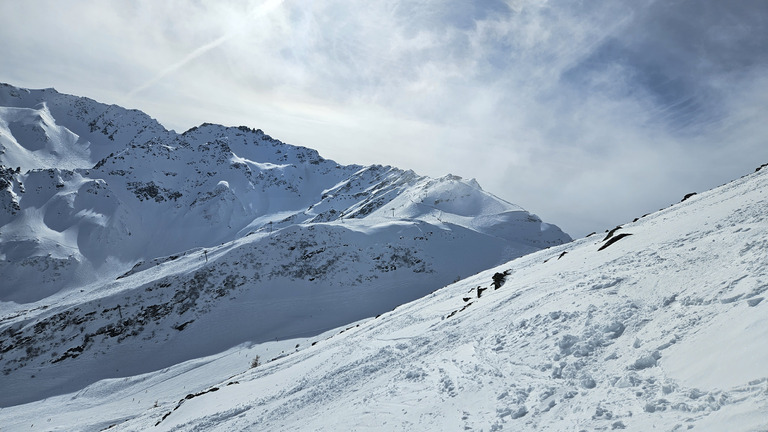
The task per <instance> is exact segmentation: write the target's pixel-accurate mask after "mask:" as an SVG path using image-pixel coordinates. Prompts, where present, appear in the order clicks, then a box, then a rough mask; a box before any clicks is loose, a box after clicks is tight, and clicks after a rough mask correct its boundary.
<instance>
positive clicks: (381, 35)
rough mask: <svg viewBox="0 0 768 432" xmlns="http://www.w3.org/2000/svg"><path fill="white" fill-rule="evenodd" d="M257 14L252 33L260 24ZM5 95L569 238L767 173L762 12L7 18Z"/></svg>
mask: <svg viewBox="0 0 768 432" xmlns="http://www.w3.org/2000/svg"><path fill="white" fill-rule="evenodd" d="M259 11H265V12H266V13H260V12H259ZM0 13H2V15H3V16H7V17H14V19H10V20H7V25H4V26H3V27H2V28H0V37H2V38H3V40H4V41H10V42H12V43H6V44H3V46H0V56H2V57H3V58H4V59H5V60H4V68H3V71H2V72H0V80H7V81H10V82H12V83H14V84H18V85H26V86H31V87H49V86H55V87H57V88H58V89H59V90H61V91H66V92H71V93H76V94H81V95H86V96H90V97H94V98H97V99H100V100H103V101H105V102H110V103H118V104H123V105H127V106H129V107H132V108H134V107H135V108H139V109H144V110H145V111H147V112H149V113H150V114H151V115H153V116H155V117H157V118H158V119H159V120H160V121H161V122H163V123H164V124H166V125H167V126H169V127H172V128H175V129H177V130H183V129H186V128H188V127H191V126H193V125H196V124H199V123H201V122H203V121H209V122H220V123H224V124H246V125H249V126H252V127H259V128H262V129H264V130H266V131H267V132H268V133H270V134H272V135H273V136H275V137H277V138H279V139H282V140H284V141H287V142H291V143H294V144H299V145H304V146H308V147H313V148H316V149H318V150H319V151H320V152H321V153H322V154H323V155H324V156H326V157H329V158H333V159H336V160H338V161H339V162H342V163H366V164H367V163H384V164H393V165H397V166H400V167H402V168H409V169H414V170H416V171H417V172H419V173H423V174H428V175H443V174H445V173H447V172H452V173H454V174H458V175H462V176H465V177H476V178H477V179H478V180H479V181H480V183H481V184H482V185H483V186H484V187H485V188H486V189H487V190H489V191H491V192H493V193H495V194H496V195H499V196H502V197H504V198H506V199H508V200H510V201H512V202H515V203H518V204H520V205H523V206H524V207H526V208H528V209H529V210H531V211H533V212H536V213H538V214H539V215H540V216H542V217H543V218H545V219H546V220H548V221H552V222H553V223H556V224H559V225H561V226H562V227H563V228H565V229H566V230H567V231H569V232H570V233H572V234H574V235H583V234H586V233H588V232H590V231H593V230H601V229H605V228H609V227H612V226H615V225H616V224H619V223H622V222H626V221H627V220H631V219H632V218H634V217H636V216H639V215H640V214H643V213H647V212H649V211H653V210H656V209H658V208H659V207H661V206H665V205H668V204H670V203H672V202H674V201H677V200H678V199H679V197H680V196H682V195H683V194H684V193H686V192H690V191H692V190H698V191H701V190H703V189H705V188H709V187H712V186H716V185H718V184H721V183H723V182H725V181H727V180H729V179H731V178H734V177H737V176H739V175H742V174H744V173H745V172H748V171H749V170H751V168H752V165H755V162H756V161H763V162H765V161H768V146H766V145H765V144H766V143H765V140H764V139H763V138H762V137H765V136H768V133H767V132H768V130H766V127H765V126H763V124H764V117H765V113H766V108H765V107H766V106H768V104H766V102H768V101H766V97H765V96H762V95H768V91H766V90H768V85H766V79H765V78H763V77H764V76H768V74H766V69H768V42H766V41H768V27H767V26H765V25H764V23H765V22H766V20H768V4H766V3H765V2H763V1H762V0H744V1H740V2H723V1H720V0H702V1H698V2H668V1H654V0H632V1H630V0H623V1H615V0H612V1H608V0H598V1H590V2H572V1H566V0H482V1H475V2H466V1H459V0H439V1H438V0H420V1H416V0H377V1H374V2H365V3H361V2H352V1H349V0H305V1H297V0H285V1H283V2H281V1H277V0H270V1H268V2H265V1H250V0H226V1H205V0H197V1H191V0H190V1H184V0H170V1H164V2H155V1H148V0H147V1H135V2H122V1H116V0H114V1H108V0H106V1H93V0H91V1H86V0H73V1H71V2H67V3H66V4H63V3H62V2H57V1H52V0H30V1H26V2H3V3H2V4H0Z"/></svg>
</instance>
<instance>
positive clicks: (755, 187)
mask: <svg viewBox="0 0 768 432" xmlns="http://www.w3.org/2000/svg"><path fill="white" fill-rule="evenodd" d="M767 194H768V172H766V171H762V172H758V173H755V174H752V175H749V176H746V177H744V178H742V179H739V180H737V181H734V182H732V183H729V184H727V185H725V186H722V187H720V188H717V189H715V190H712V191H709V192H705V193H701V194H699V195H696V196H694V197H692V198H690V199H688V200H686V201H684V202H682V203H680V204H677V205H674V206H672V207H670V208H668V209H666V210H663V211H660V212H658V213H655V214H652V215H650V216H647V217H643V218H640V219H639V220H637V221H636V222H634V223H629V224H626V225H623V226H621V227H620V228H618V229H616V230H612V232H609V233H607V234H602V235H599V236H597V235H596V236H592V237H588V238H585V239H581V240H577V241H575V242H572V243H569V244H565V245H562V246H558V247H553V248H551V249H548V250H546V251H540V252H536V253H532V254H530V255H526V256H524V257H521V258H518V259H516V260H514V261H511V262H508V263H506V264H504V265H501V266H499V267H496V268H493V269H491V270H488V271H485V272H482V273H479V274H477V275H475V276H472V277H469V278H467V279H464V280H462V281H459V282H456V283H454V284H452V285H449V286H447V287H445V288H443V289H440V290H438V291H436V292H434V293H431V294H429V295H427V296H426V297H424V298H421V299H419V300H416V301H414V302H411V303H408V304H406V305H403V306H401V307H398V308H397V309H396V310H394V311H392V312H388V313H385V314H383V315H381V316H379V317H377V318H375V319H369V320H366V321H363V322H358V323H356V324H353V325H349V326H347V327H346V328H344V329H340V331H336V332H334V333H336V334H335V335H333V336H330V335H329V334H328V333H325V334H323V335H322V336H321V337H314V338H306V337H301V335H299V334H297V336H296V337H297V338H296V339H294V340H290V341H286V342H284V343H283V345H277V344H278V342H274V341H273V342H269V343H263V344H256V345H251V344H244V345H241V346H239V347H236V348H234V349H231V350H226V351H222V352H220V353H217V354H215V355H211V356H208V357H204V358H199V359H196V360H191V361H187V362H183V363H178V364H176V365H174V366H171V367H168V368H165V369H162V370H157V371H155V372H151V373H146V374H142V375H135V376H126V377H123V378H115V379H107V380H102V381H99V382H96V383H93V384H91V385H89V386H87V387H85V388H83V389H81V390H80V391H77V392H76V393H75V392H74V390H73V392H72V393H70V394H67V395H62V396H57V397H52V398H49V399H45V400H37V401H35V402H31V403H29V404H25V405H20V406H14V407H9V408H4V409H3V410H2V411H0V419H2V421H3V423H4V424H5V425H7V426H8V427H9V428H10V429H19V430H22V429H30V428H34V427H38V426H40V427H42V428H51V429H62V430H72V429H75V430H95V429H104V428H108V427H109V428H111V429H110V430H112V429H114V430H146V429H149V428H154V429H157V430H222V431H224V430H274V431H294V430H319V431H335V430H363V429H368V428H377V429H380V428H385V429H387V430H440V431H443V430H507V429H509V430H537V431H538V430H544V431H562V430H622V429H626V430H636V431H646V430H688V429H693V430H729V431H757V430H766V428H768V417H766V415H765V413H766V412H768V369H766V364H768V348H766V345H765V344H764V343H762V341H765V340H766V338H768V314H767V313H766V307H768V302H766V300H765V297H766V292H768V270H766V266H765V263H766V262H767V260H768V242H767V241H766V240H765V239H766V238H768V224H767V223H766V212H765V208H766V204H768V195H767ZM326 228H328V229H329V232H330V230H331V225H329V226H327V227H326ZM333 228H335V229H341V228H342V227H341V224H339V225H333ZM316 229H320V228H319V227H318V228H316ZM288 232H297V231H290V230H285V231H284V234H282V235H288ZM345 235H351V233H347V234H345ZM273 236H274V234H273ZM269 237H270V236H269V235H267V236H265V237H264V238H265V239H266V238H269ZM321 237H322V235H320V236H316V238H321ZM429 241H432V240H429ZM242 247H245V245H244V244H243V246H242ZM242 247H241V248H242ZM313 247H314V246H313ZM309 249H312V247H309V248H308V250H309ZM238 250H239V249H238ZM376 250H383V249H376ZM241 252H245V250H244V249H243V250H242V251H241ZM222 253H223V251H219V252H216V255H217V257H211V256H209V259H219V258H218V256H221V257H223V256H225V255H220V254H222ZM183 259H185V258H177V260H183ZM369 259H375V257H373V258H369ZM187 265H188V264H180V265H179V266H178V268H183V267H184V266H187ZM158 267H159V268H158ZM162 267H163V265H160V266H148V267H146V269H143V268H142V269H137V270H140V271H139V272H138V273H136V274H134V275H132V276H128V277H137V278H138V277H140V275H141V273H144V272H152V271H161V270H160V268H162ZM266 268H273V267H269V265H267V267H266ZM296 268H297V266H295V265H293V266H289V267H287V268H286V269H285V270H286V271H293V270H295V269H296ZM342 273H343V272H342ZM333 279H334V280H338V281H339V283H342V284H343V283H344V282H343V281H344V280H345V279H344V278H343V277H342V278H338V277H337V276H334V278H333ZM148 280H149V279H148ZM155 289H156V288H153V290H155ZM157 289H159V287H158V288H157ZM299 289H300V288H299ZM143 291H145V292H153V291H147V290H146V289H144V290H143ZM114 292H115V294H116V296H115V298H114V299H113V300H112V303H106V302H105V303H103V304H102V306H103V307H104V309H103V311H97V312H95V313H93V314H92V315H90V316H98V315H99V314H101V316H102V317H110V316H111V319H112V320H113V321H116V317H114V314H115V313H116V311H114V302H115V301H117V299H118V298H119V297H118V296H117V293H118V292H119V291H118V290H115V291H114ZM151 295H155V294H151ZM227 295H228V294H227ZM238 295H240V294H238ZM271 295H272V296H275V295H276V294H275V293H272V294H271ZM323 297H324V294H322V293H317V297H315V298H314V299H313V301H319V302H321V303H322V304H323V305H324V306H323V307H324V308H326V309H325V312H326V314H333V313H336V312H337V311H339V310H342V307H341V306H339V305H338V304H333V302H324V300H328V299H327V298H326V299H323ZM199 298H201V299H202V298H203V297H202V296H201V297H199ZM269 298H270V299H273V298H275V297H269ZM336 299H339V298H336ZM70 301H71V300H70ZM85 304H86V303H82V305H85ZM172 304H173V305H177V304H179V303H172ZM231 304H232V305H235V304H236V303H235V302H232V303H231ZM80 307H83V306H80ZM125 307H126V308H127V306H125ZM173 307H177V306H173ZM270 307H278V308H279V307H281V306H280V304H279V303H277V304H274V305H273V306H270ZM145 309H146V305H145ZM64 310H65V311H71V312H69V313H70V314H72V315H68V316H76V315H74V314H76V312H77V311H75V310H74V309H66V308H65V309H64ZM139 310H141V309H138V308H134V309H131V312H130V313H131V314H135V313H136V312H137V311H139ZM117 312H119V309H118V311H117ZM35 313H37V312H35V311H24V312H18V315H17V316H9V317H6V318H5V322H11V323H21V322H24V320H29V318H25V317H29V316H32V315H34V314H35ZM123 313H124V314H125V313H126V309H123ZM124 317H125V315H124ZM64 318H66V319H69V318H67V317H64ZM126 320H127V318H125V319H124V320H123V321H117V322H118V323H120V322H125V321H126ZM28 322H29V321H28ZM37 322H38V323H39V324H38V326H39V327H40V328H41V329H40V330H41V332H40V334H46V333H45V332H46V328H47V326H48V324H43V323H44V322H45V321H37ZM243 322H244V323H245V322H247V321H243ZM179 324H180V325H181V326H184V325H188V326H194V325H195V324H196V322H192V323H189V324H184V323H183V322H180V323H179ZM50 325H55V324H54V323H51V324H50ZM84 325H85V326H86V327H87V326H90V325H91V324H89V323H86V324H84ZM151 325H153V326H154V325H156V324H151ZM245 325H247V324H245ZM7 328H11V329H14V330H13V331H15V332H26V333H25V336H24V337H26V336H30V337H32V333H31V332H30V329H31V327H27V328H24V327H23V326H19V325H18V324H12V325H10V326H8V327H7ZM67 328H70V327H67ZM112 328H114V327H109V328H107V329H105V330H104V332H105V333H106V332H108V331H109V330H110V329H112ZM153 328H154V327H153ZM185 331H186V330H181V331H179V330H176V334H184V332H185ZM227 331H235V332H238V331H241V329H240V328H237V327H235V328H231V327H227V329H226V331H225V330H224V329H223V328H222V329H220V330H219V329H213V330H212V331H211V334H214V333H218V334H219V335H225V334H226V333H227ZM118 337H119V336H118ZM43 339H44V340H47V338H46V337H43ZM3 340H8V339H7V336H4V337H3ZM112 340H114V339H110V336H109V335H108V333H106V334H103V335H98V336H95V337H94V338H93V342H91V343H92V344H93V346H94V347H109V348H102V349H103V350H104V351H107V352H108V351H110V350H112V349H115V348H117V349H124V351H123V352H124V353H125V354H126V355H128V356H129V357H130V354H129V352H131V351H130V349H129V348H120V347H121V346H120V345H119V344H117V343H116V342H110V341H112ZM124 340H125V341H128V342H127V343H128V345H127V346H128V347H132V346H134V345H131V344H132V343H133V342H130V338H127V337H126V338H124ZM75 341H79V339H75ZM53 343H54V344H55V343H56V342H55V341H54V342H53ZM124 343H125V342H124ZM143 343H144V344H145V346H146V345H151V344H152V343H153V340H152V339H147V340H146V341H145V342H143ZM165 343H166V344H168V347H169V348H168V349H167V350H165V351H163V350H160V349H156V350H153V351H151V352H150V354H148V355H147V359H148V360H149V361H155V362H156V361H158V356H166V357H172V356H174V355H175V353H176V352H177V351H176V349H177V347H179V345H177V344H176V342H175V341H174V340H170V341H168V342H165ZM32 346H33V347H34V348H32V351H34V350H37V349H43V350H45V349H46V348H45V346H46V345H44V344H43V345H40V344H35V345H32ZM3 349H6V348H3ZM97 349H98V348H97ZM6 351H7V349H6ZM93 351H96V349H92V350H91V352H93ZM9 352H11V351H9ZM13 352H15V351H13ZM133 352H134V353H138V352H140V351H137V350H134V351H133ZM67 353H69V354H67ZM76 354H79V355H80V356H90V357H89V358H92V359H93V360H92V362H91V363H87V364H88V365H89V367H104V368H107V367H109V368H115V369H120V370H122V368H124V367H131V365H133V364H135V363H134V362H135V360H136V359H135V358H128V359H125V360H124V361H123V360H121V358H120V357H117V358H114V359H110V360H111V361H110V362H109V363H107V364H105V362H104V361H102V362H100V361H99V357H98V354H89V353H88V351H87V350H86V349H85V348H84V350H83V351H82V352H79V351H78V350H77V349H70V350H69V351H66V352H64V353H62V352H61V351H59V352H58V353H57V355H60V356H61V355H70V356H73V355H76ZM13 355H16V354H13ZM27 355H29V354H27ZM46 355H47V356H50V354H44V355H41V358H42V357H45V356H46ZM136 355H138V354H134V356H136ZM256 356H259V359H260V363H261V364H260V365H259V366H257V367H254V368H249V366H253V365H254V363H253V360H254V359H255V358H256ZM78 358H79V357H78ZM102 358H104V357H102ZM28 361H31V362H33V363H34V362H36V361H37V360H34V359H32V360H28ZM60 363H64V361H61V362H60ZM57 364H58V363H57ZM49 367H51V366H48V365H42V364H41V365H40V366H35V367H34V368H32V369H25V370H24V372H23V373H22V374H18V373H11V374H9V375H7V376H6V377H5V378H3V385H4V387H3V388H4V389H8V390H7V391H6V392H4V393H14V394H15V393H18V392H21V393H24V392H26V393H27V394H29V393H30V392H32V393H34V392H35V391H36V390H31V388H32V387H33V386H32V385H30V383H31V382H34V381H33V380H37V379H39V378H37V377H36V378H34V379H30V378H29V375H30V374H40V373H43V374H44V373H47V370H48V368H49ZM127 375H130V373H128V374H127ZM48 379H50V378H46V380H45V382H44V383H43V386H45V385H47V384H45V383H47V380H48ZM59 379H60V380H65V379H66V378H65V377H64V376H61V377H60V378H59ZM40 413H45V414H44V415H43V416H41V414H40ZM327 413H333V415H328V414H327ZM41 425H42V426H41Z"/></svg>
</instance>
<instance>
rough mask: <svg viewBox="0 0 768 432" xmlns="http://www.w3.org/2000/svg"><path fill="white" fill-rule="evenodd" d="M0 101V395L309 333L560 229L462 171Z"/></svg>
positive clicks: (547, 242)
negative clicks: (423, 171) (337, 156)
mask: <svg viewBox="0 0 768 432" xmlns="http://www.w3.org/2000/svg"><path fill="white" fill-rule="evenodd" d="M0 102H2V103H3V104H5V105H6V106H5V107H3V108H2V110H4V111H0V140H2V142H0V144H1V145H2V146H3V147H2V149H1V151H2V153H1V154H0V280H2V283H0V371H2V375H0V387H2V388H3V389H4V390H5V391H3V392H0V406H10V405H16V404H20V403H26V402H31V401H35V400H41V399H44V398H48V397H52V396H56V395H61V394H65V393H69V392H73V391H78V390H81V389H83V388H84V387H86V386H88V385H90V384H93V383H95V382H98V381H100V380H103V379H109V378H122V377H128V376H136V375H141V374H145V373H152V372H156V371H157V370H161V369H163V368H167V367H172V366H174V365H176V364H179V363H182V362H185V361H194V359H199V358H203V357H205V356H209V355H218V353H221V352H223V351H226V350H228V349H231V348H232V347H236V346H240V345H242V344H254V343H255V344H260V345H259V346H261V344H263V343H266V342H267V341H275V340H278V341H279V340H284V339H287V338H295V337H310V336H315V335H318V334H321V333H323V332H325V331H327V330H329V329H333V328H336V327H339V326H344V325H347V324H349V323H351V322H355V321H357V320H360V319H363V318H366V317H373V316H376V315H378V314H381V313H383V312H386V311H389V310H391V309H393V308H395V307H396V306H398V305H400V304H403V303H406V302H408V301H411V300H414V299H416V298H419V297H422V296H424V295H426V294H428V293H430V292H432V291H434V290H436V289H438V288H440V287H442V286H445V285H446V284H448V283H451V282H453V281H455V280H458V279H460V278H461V277H466V276H467V275H471V274H474V273H476V272H478V271H481V270H483V269H486V268H488V267H490V266H493V265H498V264H500V263H503V262H506V261H508V260H509V259H512V258H515V257H518V256H522V255H524V254H527V253H530V252H534V251H537V250H540V249H543V248H545V247H549V246H552V245H559V244H562V243H564V242H567V241H570V238H569V237H568V236H567V235H566V234H564V233H563V232H562V231H560V230H559V229H558V228H557V227H556V226H554V225H549V224H546V223H544V222H542V221H541V220H540V219H539V218H538V217H536V216H535V215H533V214H530V213H528V212H526V211H525V210H523V209H521V208H520V207H518V206H516V205H514V204H511V203H508V202H505V201H503V200H501V199H499V198H497V197H495V196H494V195H492V194H490V193H488V192H485V191H483V190H482V188H480V186H479V185H478V184H477V183H476V182H475V181H474V180H464V179H461V178H459V177H457V176H452V175H447V176H445V177H442V178H439V179H432V178H427V177H422V176H418V175H417V174H415V173H413V172H412V171H403V170H400V169H397V168H394V167H388V166H379V165H375V166H369V167H362V166H356V165H352V166H342V165H339V164H337V163H335V162H333V161H330V160H327V159H324V158H322V157H321V156H320V155H319V154H318V153H317V152H316V151H314V150H311V149H307V148H303V147H296V146H291V145H288V144H285V143H282V142H280V141H278V140H275V139H273V138H271V137H270V136H268V135H266V134H265V133H264V132H263V131H261V130H254V129H250V128H247V127H237V128H234V127H224V126H220V125H212V124H203V125H201V126H199V127H196V128H193V129H190V130H189V131H186V132H184V133H183V134H177V133H175V132H173V131H167V130H165V129H163V128H162V127H161V126H160V125H159V124H157V122H155V121H154V120H152V119H151V118H149V117H148V116H146V115H145V114H143V113H140V112H138V111H129V110H125V109H123V108H120V107H116V106H107V105H103V104H99V103H97V102H94V101H91V100H89V99H84V98H77V97H74V96H68V95H61V94H59V93H57V92H55V91H54V90H25V89H17V88H15V87H11V86H7V85H4V86H0ZM29 131H33V132H29ZM33 138H34V139H33ZM14 164H15V165H14ZM32 376H34V377H35V378H34V385H31V386H30V385H29V384H30V383H29V380H30V377H32Z"/></svg>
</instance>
